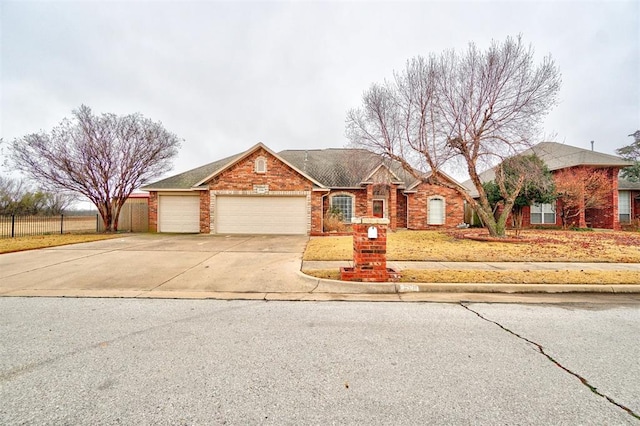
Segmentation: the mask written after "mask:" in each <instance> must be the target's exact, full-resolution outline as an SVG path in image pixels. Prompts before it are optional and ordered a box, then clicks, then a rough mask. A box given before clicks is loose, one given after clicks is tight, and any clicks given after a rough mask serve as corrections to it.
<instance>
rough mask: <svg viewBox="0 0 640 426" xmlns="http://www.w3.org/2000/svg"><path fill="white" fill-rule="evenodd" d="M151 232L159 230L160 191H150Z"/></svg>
mask: <svg viewBox="0 0 640 426" xmlns="http://www.w3.org/2000/svg"><path fill="white" fill-rule="evenodd" d="M148 203H149V232H158V193H157V192H156V191H151V192H150V193H149V201H148Z"/></svg>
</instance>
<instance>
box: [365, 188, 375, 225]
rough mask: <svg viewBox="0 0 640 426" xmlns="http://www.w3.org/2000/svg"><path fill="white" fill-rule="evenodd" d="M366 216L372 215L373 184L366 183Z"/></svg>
mask: <svg viewBox="0 0 640 426" xmlns="http://www.w3.org/2000/svg"><path fill="white" fill-rule="evenodd" d="M365 216H366V217H373V185H371V184H369V185H367V214H366V215H365Z"/></svg>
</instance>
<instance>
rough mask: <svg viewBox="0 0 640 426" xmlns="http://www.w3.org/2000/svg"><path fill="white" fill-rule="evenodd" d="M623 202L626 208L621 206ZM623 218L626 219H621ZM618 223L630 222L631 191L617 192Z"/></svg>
mask: <svg viewBox="0 0 640 426" xmlns="http://www.w3.org/2000/svg"><path fill="white" fill-rule="evenodd" d="M623 194H624V195H625V196H624V197H623V196H622V195H623ZM623 200H626V206H624V205H623V204H622V202H623ZM625 207H626V208H625ZM623 216H626V217H625V218H623ZM618 221H619V222H620V223H630V222H631V191H618Z"/></svg>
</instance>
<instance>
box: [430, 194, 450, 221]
mask: <svg viewBox="0 0 640 426" xmlns="http://www.w3.org/2000/svg"><path fill="white" fill-rule="evenodd" d="M432 201H441V202H442V213H441V214H440V217H439V218H433V217H432V215H431V202H432ZM446 219H447V201H446V200H445V198H444V197H441V196H434V197H429V198H427V225H444V224H445V223H446Z"/></svg>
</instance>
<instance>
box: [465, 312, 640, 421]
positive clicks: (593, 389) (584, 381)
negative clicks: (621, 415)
mask: <svg viewBox="0 0 640 426" xmlns="http://www.w3.org/2000/svg"><path fill="white" fill-rule="evenodd" d="M460 306H462V307H463V308H464V309H466V310H468V311H469V312H473V313H474V314H476V315H477V316H478V318H480V319H482V320H484V321H487V322H490V323H492V324H495V325H497V326H498V327H500V328H501V329H503V330H504V331H506V332H507V333H509V334H511V335H513V336H515V337H517V338H518V339H520V340H524V341H525V342H527V343H529V344H531V345H533V346H535V347H536V348H537V350H538V352H539V353H541V354H542V355H544V356H545V357H546V358H547V359H548V360H549V361H551V362H552V363H553V364H555V365H556V367H559V368H560V369H562V370H564V371H565V372H566V373H569V374H570V375H572V376H573V377H575V378H576V379H578V380H580V383H582V384H583V385H584V386H586V387H587V388H588V389H589V390H590V391H591V392H593V393H594V394H596V395H598V396H599V397H602V398H604V399H606V400H607V401H608V402H609V403H611V404H613V405H615V406H616V407H618V408H621V409H622V410H624V411H625V412H626V413H627V414H629V415H630V416H632V417H635V418H636V419H637V420H640V414H638V413H635V412H634V411H633V410H632V409H630V408H629V407H627V406H625V405H622V404H621V403H619V402H617V401H615V400H614V399H613V398H611V397H610V396H608V395H605V394H603V393H602V392H600V391H599V390H598V389H597V388H596V387H595V386H593V385H592V384H590V383H589V381H588V380H587V379H586V378H584V377H582V376H581V375H580V374H578V373H576V372H574V371H572V370H570V369H569V368H568V367H565V366H564V365H562V364H560V362H559V361H557V360H556V359H555V358H553V357H552V356H551V355H549V354H548V353H547V352H546V351H545V349H544V347H543V346H542V345H541V344H539V343H537V342H534V341H533V340H530V339H527V338H526V337H524V336H521V335H520V334H518V333H516V332H515V331H512V330H510V329H508V328H507V327H505V326H503V325H502V324H500V323H499V322H497V321H493V320H491V319H489V318H486V317H484V316H483V315H482V314H480V313H479V312H477V311H474V310H473V309H471V308H470V307H469V306H467V305H465V303H464V302H460Z"/></svg>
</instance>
